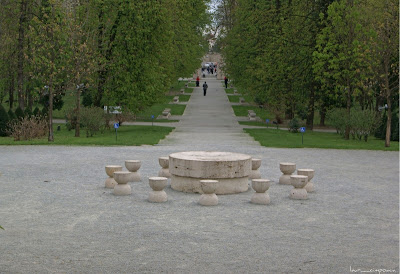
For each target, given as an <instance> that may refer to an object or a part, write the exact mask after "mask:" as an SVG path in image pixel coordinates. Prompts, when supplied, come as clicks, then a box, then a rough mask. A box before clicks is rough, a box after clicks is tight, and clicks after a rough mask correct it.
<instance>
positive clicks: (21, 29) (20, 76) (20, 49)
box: [17, 0, 26, 109]
mask: <svg viewBox="0 0 400 274" xmlns="http://www.w3.org/2000/svg"><path fill="white" fill-rule="evenodd" d="M25 18H26V1H25V0H22V1H21V5H20V15H19V26H18V45H17V54H18V65H17V66H18V67H17V90H18V104H19V106H20V107H21V109H24V108H25V100H24V91H23V89H24V40H25Z"/></svg>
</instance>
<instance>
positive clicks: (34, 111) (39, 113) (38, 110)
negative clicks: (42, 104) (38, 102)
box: [32, 106, 41, 116]
mask: <svg viewBox="0 0 400 274" xmlns="http://www.w3.org/2000/svg"><path fill="white" fill-rule="evenodd" d="M32 114H33V115H34V116H41V112H40V109H39V107H38V106H36V107H35V109H34V110H33V113H32Z"/></svg>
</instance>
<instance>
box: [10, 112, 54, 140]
mask: <svg viewBox="0 0 400 274" xmlns="http://www.w3.org/2000/svg"><path fill="white" fill-rule="evenodd" d="M8 125H9V133H10V135H11V136H12V137H13V138H14V141H20V140H32V139H35V138H42V137H44V136H46V134H47V132H48V124H47V121H46V119H43V117H40V116H31V117H24V118H22V119H20V120H18V121H15V122H12V123H9V124H8Z"/></svg>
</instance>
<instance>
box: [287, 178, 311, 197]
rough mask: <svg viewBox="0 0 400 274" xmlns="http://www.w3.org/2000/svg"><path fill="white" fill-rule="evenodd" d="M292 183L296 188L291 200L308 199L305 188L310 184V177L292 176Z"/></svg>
mask: <svg viewBox="0 0 400 274" xmlns="http://www.w3.org/2000/svg"><path fill="white" fill-rule="evenodd" d="M290 182H291V184H292V186H294V188H293V189H292V190H291V191H290V196H289V197H290V198H292V199H296V200H305V199H308V195H307V190H306V189H305V188H304V187H305V186H306V184H307V182H308V177H307V176H304V175H292V176H290Z"/></svg>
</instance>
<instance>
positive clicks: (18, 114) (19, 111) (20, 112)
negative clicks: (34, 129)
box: [15, 106, 25, 120]
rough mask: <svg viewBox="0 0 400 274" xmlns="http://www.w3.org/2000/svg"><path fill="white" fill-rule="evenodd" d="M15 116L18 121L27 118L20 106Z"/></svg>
mask: <svg viewBox="0 0 400 274" xmlns="http://www.w3.org/2000/svg"><path fill="white" fill-rule="evenodd" d="M15 116H16V117H17V119H18V120H20V119H22V118H24V117H25V115H24V111H23V110H22V108H21V107H20V106H18V107H17V108H16V109H15Z"/></svg>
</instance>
